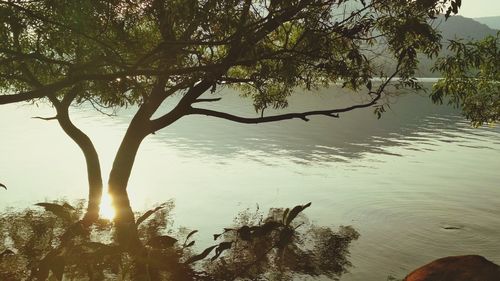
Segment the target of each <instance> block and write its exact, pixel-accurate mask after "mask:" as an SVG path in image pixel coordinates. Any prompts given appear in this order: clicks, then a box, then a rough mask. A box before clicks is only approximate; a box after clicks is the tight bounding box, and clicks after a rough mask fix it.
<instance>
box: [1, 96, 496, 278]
mask: <svg viewBox="0 0 500 281" xmlns="http://www.w3.org/2000/svg"><path fill="white" fill-rule="evenodd" d="M335 91H338V90H335ZM331 92H332V90H323V91H320V92H319V93H316V94H314V95H313V98H308V96H306V95H304V94H298V95H297V96H294V97H292V99H291V101H290V105H291V107H290V109H289V110H304V109H311V108H312V109H319V108H328V107H329V105H331V104H335V102H340V103H343V102H346V101H362V98H361V97H358V96H350V97H348V98H346V97H336V96H332V94H331ZM218 95H220V96H222V97H223V99H222V102H221V104H218V105H210V106H212V107H215V108H219V109H224V110H228V111H231V112H234V113H237V114H241V115H247V116H252V115H253V114H254V113H253V112H252V106H251V102H249V101H244V102H241V101H240V100H239V98H238V97H237V96H235V95H234V93H233V92H231V91H229V90H225V91H222V92H219V93H218ZM393 102H395V104H394V105H393V106H392V109H391V110H390V111H389V112H388V113H387V114H385V115H384V116H383V118H382V119H381V120H376V118H375V117H374V115H373V113H372V109H367V110H361V111H356V112H351V113H346V114H344V115H342V116H341V118H340V119H333V118H327V117H315V118H312V119H311V121H310V122H303V121H299V120H293V121H285V122H281V123H274V124H265V125H242V124H235V123H231V122H229V121H224V120H217V119H211V118H205V117H197V116H190V117H185V118H183V119H181V120H180V121H178V122H177V123H175V124H174V125H172V126H170V127H169V128H166V129H164V130H162V131H160V132H157V134H156V135H153V136H151V137H149V138H148V139H146V141H145V142H144V143H143V145H142V147H141V150H140V152H139V155H138V158H137V161H136V163H135V166H134V171H133V173H132V178H131V180H130V186H129V192H130V197H131V198H132V204H133V207H134V208H136V209H137V210H140V209H145V208H149V207H151V206H152V205H153V204H156V203H160V202H163V201H166V200H168V199H170V198H174V199H175V202H176V209H175V217H176V222H177V224H178V225H183V226H186V227H189V228H192V229H199V230H200V233H199V235H198V241H199V242H200V244H201V245H204V243H205V244H208V243H210V239H211V234H213V233H218V232H220V230H221V228H223V227H225V226H228V225H230V224H231V222H232V218H233V217H234V216H235V215H236V214H237V213H238V212H239V211H242V210H244V209H246V208H250V209H252V210H253V209H255V208H256V206H257V204H258V205H259V207H260V209H263V210H265V209H267V208H270V207H291V206H295V205H297V204H302V203H307V202H309V201H311V202H313V205H312V207H311V208H309V209H308V210H307V212H306V214H307V215H308V217H309V218H310V219H311V220H313V221H314V222H315V223H317V224H320V225H326V226H331V227H336V226H338V225H353V226H354V227H355V228H356V229H357V230H358V231H359V232H360V233H361V238H360V239H359V240H358V241H356V242H355V243H354V244H353V246H352V248H351V249H352V251H351V261H352V263H353V265H354V266H353V267H352V268H351V270H350V273H349V274H346V275H344V277H343V278H342V280H386V279H387V277H388V276H394V277H404V275H405V274H406V273H408V272H409V271H410V270H412V269H414V268H415V267H417V266H419V265H422V264H424V263H426V262H428V261H430V260H433V259H436V258H438V257H442V256H447V255H460V254H480V255H483V256H485V257H487V258H488V259H490V260H492V261H494V262H496V263H500V246H499V245H500V173H499V171H500V129H499V128H498V127H497V128H480V129H472V128H470V126H469V124H468V123H467V121H465V120H464V119H463V118H462V117H461V116H460V115H459V113H458V112H457V111H455V110H454V109H452V108H449V107H446V106H435V105H431V104H430V103H429V101H428V98H427V97H425V96H423V97H422V96H418V95H404V96H400V97H399V98H397V100H395V99H394V100H393ZM166 109H167V108H166ZM166 109H165V110H166ZM132 113H133V109H128V110H121V111H120V112H119V113H118V116H117V117H113V118H108V117H106V116H103V115H99V114H97V113H95V112H94V111H92V110H91V109H89V108H86V107H82V108H75V109H73V116H74V120H75V123H77V124H78V125H79V126H80V127H81V128H83V129H84V130H85V131H86V132H87V133H88V134H89V135H90V136H91V137H92V138H94V139H95V144H96V146H97V148H98V151H99V152H100V154H101V161H102V162H103V170H104V171H105V172H104V173H105V174H106V173H107V171H109V167H110V166H111V161H112V157H113V155H114V153H115V152H116V149H117V147H118V144H119V141H120V138H121V137H122V136H123V133H124V130H125V128H126V125H127V122H128V120H130V117H131V114H132ZM51 115H53V111H52V109H50V108H49V107H47V106H44V105H40V106H39V107H36V106H32V105H24V106H19V105H12V106H2V107H0V128H1V133H0V157H1V158H0V182H2V183H5V184H6V185H7V186H8V187H9V190H8V191H1V194H0V195H1V197H0V207H2V208H3V207H5V206H18V207H26V206H29V205H30V204H32V203H34V202H39V201H44V200H51V199H55V198H61V197H66V198H68V199H70V200H71V199H75V198H85V196H86V184H85V183H86V175H85V172H84V171H85V167H84V162H83V156H82V155H81V152H80V151H79V150H78V148H77V147H76V145H75V144H73V143H72V142H71V141H70V140H69V138H68V137H67V136H65V135H64V133H63V132H62V130H61V129H60V128H59V127H58V125H57V124H56V123H55V122H53V121H52V122H47V121H41V120H37V119H31V117H32V116H51ZM450 228H452V229H450Z"/></svg>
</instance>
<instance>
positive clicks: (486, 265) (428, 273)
mask: <svg viewBox="0 0 500 281" xmlns="http://www.w3.org/2000/svg"><path fill="white" fill-rule="evenodd" d="M404 280H405V281H500V266H498V265H496V264H494V263H492V262H490V261H489V260H487V259H485V258H484V257H482V256H477V255H470V256H456V257H446V258H441V259H437V260H435V261H433V262H431V263H428V264H426V265H424V266H422V267H420V268H418V269H416V270H415V271H413V272H412V273H410V274H409V275H408V276H406V278H405V279H404Z"/></svg>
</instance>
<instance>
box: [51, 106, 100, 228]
mask: <svg viewBox="0 0 500 281" xmlns="http://www.w3.org/2000/svg"><path fill="white" fill-rule="evenodd" d="M55 107H56V110H57V120H58V122H59V125H60V126H61V128H62V129H63V130H64V132H65V133H66V134H67V135H68V136H69V137H70V138H71V139H72V140H73V141H74V142H75V143H76V144H77V145H78V146H79V147H80V149H81V150H82V152H83V155H84V157H85V162H86V165H87V179H88V184H89V196H88V206H87V212H86V214H85V216H84V221H87V222H93V221H95V220H96V219H97V218H98V217H99V205H100V203H101V197H102V190H103V182H102V175H101V165H100V163H99V156H98V154H97V151H96V149H95V147H94V144H93V143H92V141H91V140H90V138H89V137H88V136H87V135H86V134H85V133H84V132H82V131H81V130H80V129H78V128H77V127H76V126H75V125H74V124H73V123H72V122H71V119H70V118H69V112H68V107H69V105H68V106H66V105H64V104H55Z"/></svg>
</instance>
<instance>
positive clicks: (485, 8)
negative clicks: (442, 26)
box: [458, 0, 500, 18]
mask: <svg viewBox="0 0 500 281" xmlns="http://www.w3.org/2000/svg"><path fill="white" fill-rule="evenodd" d="M458 14H459V15H462V16H464V17H468V18H479V17H492V16H500V0H462V8H461V9H460V11H459V12H458Z"/></svg>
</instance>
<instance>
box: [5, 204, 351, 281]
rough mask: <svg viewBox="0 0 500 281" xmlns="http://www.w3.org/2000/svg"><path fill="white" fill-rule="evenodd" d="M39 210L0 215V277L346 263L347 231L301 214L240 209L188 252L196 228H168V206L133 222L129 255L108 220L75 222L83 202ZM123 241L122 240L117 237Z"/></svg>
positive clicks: (256, 275) (182, 274)
mask: <svg viewBox="0 0 500 281" xmlns="http://www.w3.org/2000/svg"><path fill="white" fill-rule="evenodd" d="M36 205H38V206H40V207H43V208H44V209H45V211H43V210H41V209H28V210H24V211H13V210H10V211H8V212H5V213H4V214H2V216H1V217H0V239H2V241H4V243H3V245H2V246H1V247H0V252H1V254H0V279H1V280H9V281H14V280H54V279H55V280H63V278H64V280H81V279H83V280H118V279H119V280H236V279H245V280H290V279H291V278H292V276H313V277H328V278H330V279H337V278H338V277H340V276H341V275H342V274H343V273H345V272H346V271H347V268H348V267H349V266H350V263H349V261H348V260H347V257H348V254H349V251H348V247H349V245H350V243H351V242H352V241H353V240H355V239H357V238H358V233H357V232H356V231H355V230H354V229H352V228H351V227H340V229H339V230H338V231H336V232H334V231H333V230H332V229H330V228H327V227H319V226H316V225H313V224H311V223H310V222H309V221H308V219H307V218H306V217H305V216H304V215H303V214H302V211H303V210H304V209H306V208H307V207H309V206H310V205H311V204H310V203H309V204H306V205H299V206H296V207H294V208H292V209H291V210H290V209H271V210H270V211H269V213H268V214H267V215H264V214H263V213H261V212H260V211H259V210H257V211H255V212H251V211H249V210H246V211H243V212H241V213H240V214H239V215H238V216H237V218H236V219H235V224H234V225H233V226H231V227H230V228H225V229H224V230H223V232H222V233H220V234H215V235H214V245H213V246H210V247H208V248H206V249H205V250H202V251H200V252H198V250H194V248H195V247H194V245H195V236H196V235H197V231H196V230H194V231H189V230H187V229H183V228H181V229H179V230H174V229H173V228H172V217H171V216H170V212H171V210H172V209H173V207H174V204H173V203H172V202H167V203H165V204H162V205H160V206H158V207H156V208H154V209H152V210H150V211H148V212H146V213H144V214H143V215H142V216H140V217H139V219H137V221H136V223H135V226H136V228H137V233H138V235H139V237H140V241H141V243H142V244H143V246H144V247H143V248H142V251H143V252H138V253H135V254H131V253H130V252H129V251H127V249H126V248H124V247H122V246H121V245H123V242H121V243H118V242H117V241H116V239H117V238H118V237H117V235H116V234H117V233H116V232H114V231H113V227H112V222H110V221H108V220H103V219H100V220H97V221H96V222H95V223H94V224H93V225H92V226H91V227H90V226H88V225H84V224H83V223H84V221H80V220H78V218H79V217H80V216H82V213H83V210H84V204H83V201H82V202H80V203H78V204H77V205H76V206H75V207H72V206H71V205H69V204H68V203H65V202H54V203H38V204H36ZM121 239H124V237H121Z"/></svg>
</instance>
